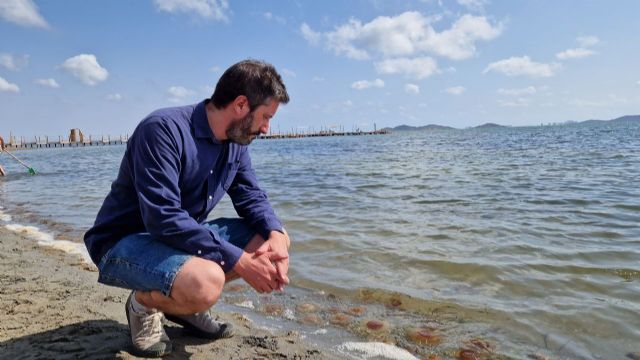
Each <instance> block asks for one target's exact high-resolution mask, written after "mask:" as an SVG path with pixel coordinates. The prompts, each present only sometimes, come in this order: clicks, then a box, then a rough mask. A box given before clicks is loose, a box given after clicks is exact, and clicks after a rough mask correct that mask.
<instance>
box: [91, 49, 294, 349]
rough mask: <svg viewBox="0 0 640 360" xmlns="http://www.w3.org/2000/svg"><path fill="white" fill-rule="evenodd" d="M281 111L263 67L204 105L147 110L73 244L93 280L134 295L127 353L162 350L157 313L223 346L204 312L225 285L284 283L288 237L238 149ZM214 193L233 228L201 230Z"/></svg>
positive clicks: (221, 330) (220, 329)
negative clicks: (233, 215)
mask: <svg viewBox="0 0 640 360" xmlns="http://www.w3.org/2000/svg"><path fill="white" fill-rule="evenodd" d="M288 102H289V95H288V94H287V91H286V88H285V86H284V84H283V82H282V78H281V77H280V75H279V74H278V73H277V72H276V70H275V69H274V67H273V66H272V65H270V64H267V63H265V62H260V61H254V60H245V61H242V62H239V63H237V64H235V65H233V66H231V67H230V68H229V69H227V70H226V71H225V72H224V74H223V75H222V77H221V78H220V80H219V81H218V84H217V85H216V88H215V91H214V93H213V95H212V96H211V99H208V100H205V101H203V102H201V103H199V104H196V105H191V106H183V107H175V108H167V109H161V110H158V111H155V112H153V113H152V114H150V115H149V116H148V117H147V118H145V119H144V120H142V122H141V123H140V124H139V125H138V127H137V128H136V130H135V131H134V133H133V135H132V136H131V137H130V139H129V141H128V143H127V150H126V152H125V154H124V157H123V159H122V163H121V165H120V170H119V172H118V176H117V178H116V180H115V181H114V182H113V184H112V185H111V191H110V192H109V194H108V195H107V197H106V199H105V201H104V204H103V205H102V208H101V209H100V211H99V212H98V216H97V218H96V222H95V224H94V226H93V227H92V228H91V229H90V230H89V231H88V232H87V233H86V234H85V237H84V240H85V244H86V246H87V249H88V250H89V254H90V255H91V258H92V260H93V261H94V262H95V263H96V265H97V266H98V270H99V278H98V281H99V282H101V283H103V284H107V285H112V286H119V287H124V288H128V289H132V290H133V291H132V293H131V295H130V296H129V299H128V300H127V303H126V306H125V309H126V314H127V319H128V322H129V327H130V330H131V340H132V342H133V345H134V350H135V352H136V354H137V355H142V356H162V355H164V354H167V353H169V352H170V351H171V342H170V340H169V338H168V337H167V335H166V333H165V332H164V329H163V327H162V317H163V314H164V315H165V316H166V318H167V319H169V320H171V321H173V322H175V323H178V324H180V325H182V326H183V327H184V328H185V329H186V330H188V331H190V332H191V333H193V334H194V335H196V336H199V337H204V338H210V339H218V338H224V337H229V336H232V334H233V333H232V329H231V326H230V324H224V323H218V322H216V321H214V320H213V319H212V318H211V317H210V316H209V314H208V312H207V310H208V309H209V308H210V307H211V306H213V304H215V303H216V301H217V300H218V298H219V297H220V293H221V291H222V287H223V286H224V284H225V282H226V281H230V280H232V279H235V278H238V277H240V278H242V279H244V280H245V281H246V282H247V283H249V284H250V285H251V286H252V287H253V288H254V289H255V290H256V291H258V292H260V293H269V292H271V291H273V290H283V288H284V285H286V284H288V283H289V279H288V277H287V272H288V266H289V262H288V247H289V238H288V236H287V234H286V232H285V230H284V229H283V227H282V224H281V222H280V221H279V220H278V218H277V217H276V215H275V212H274V211H273V209H272V207H271V205H270V204H269V202H268V200H267V196H266V194H265V192H264V191H263V190H262V189H261V188H260V187H259V186H258V182H257V179H256V176H255V172H254V170H253V168H252V166H251V160H250V158H249V152H248V149H247V145H249V143H251V141H252V140H253V139H255V138H256V136H258V135H259V134H260V133H263V134H264V133H267V131H268V129H269V120H270V119H271V118H272V117H273V116H274V115H275V114H276V111H277V109H278V105H279V104H280V103H282V104H286V103H288ZM225 192H226V193H227V194H229V197H230V198H231V200H232V202H233V205H234V207H235V209H236V211H237V213H238V215H239V216H240V218H239V219H226V218H223V219H216V220H213V221H210V222H205V220H206V218H207V215H208V214H209V212H210V211H211V210H212V209H213V207H214V206H215V205H216V204H217V203H218V201H219V200H220V199H221V198H222V196H223V195H224V193H225Z"/></svg>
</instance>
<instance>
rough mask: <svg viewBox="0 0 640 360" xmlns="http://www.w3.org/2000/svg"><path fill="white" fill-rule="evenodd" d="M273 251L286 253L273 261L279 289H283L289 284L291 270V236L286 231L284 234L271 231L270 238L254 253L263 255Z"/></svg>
mask: <svg viewBox="0 0 640 360" xmlns="http://www.w3.org/2000/svg"><path fill="white" fill-rule="evenodd" d="M272 252H274V253H277V254H284V255H286V256H284V257H282V258H281V259H279V260H274V261H273V264H274V265H275V268H276V272H277V280H278V287H277V290H278V291H283V290H284V286H285V285H289V277H288V276H287V273H288V272H289V236H288V235H287V233H286V231H285V233H284V234H283V233H281V232H279V231H272V232H271V233H269V239H267V241H265V242H264V244H262V246H260V247H259V248H258V250H256V252H255V253H254V254H255V255H263V254H268V253H272Z"/></svg>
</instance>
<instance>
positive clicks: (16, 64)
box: [0, 54, 29, 71]
mask: <svg viewBox="0 0 640 360" xmlns="http://www.w3.org/2000/svg"><path fill="white" fill-rule="evenodd" d="M28 64H29V55H22V56H15V55H12V54H0V65H2V66H4V67H5V68H7V69H9V70H12V71H20V70H22V69H24V68H25V67H27V65H28Z"/></svg>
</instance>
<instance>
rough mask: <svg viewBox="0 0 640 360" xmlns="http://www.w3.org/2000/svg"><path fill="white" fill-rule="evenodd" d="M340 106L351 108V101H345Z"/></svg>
mask: <svg viewBox="0 0 640 360" xmlns="http://www.w3.org/2000/svg"><path fill="white" fill-rule="evenodd" d="M342 105H344V106H346V107H351V106H353V101H351V100H347V101H345V102H343V103H342Z"/></svg>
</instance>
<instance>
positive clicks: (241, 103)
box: [232, 95, 249, 116]
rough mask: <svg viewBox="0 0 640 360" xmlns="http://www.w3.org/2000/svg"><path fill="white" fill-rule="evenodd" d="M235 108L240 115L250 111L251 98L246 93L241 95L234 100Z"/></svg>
mask: <svg viewBox="0 0 640 360" xmlns="http://www.w3.org/2000/svg"><path fill="white" fill-rule="evenodd" d="M232 104H233V110H234V112H235V113H236V115H238V116H245V115H247V114H248V113H249V99H247V97H246V96H244V95H239V96H238V97H236V98H235V100H233V103H232Z"/></svg>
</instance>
